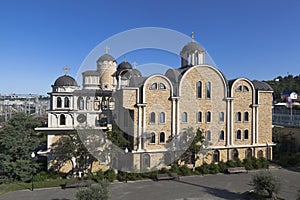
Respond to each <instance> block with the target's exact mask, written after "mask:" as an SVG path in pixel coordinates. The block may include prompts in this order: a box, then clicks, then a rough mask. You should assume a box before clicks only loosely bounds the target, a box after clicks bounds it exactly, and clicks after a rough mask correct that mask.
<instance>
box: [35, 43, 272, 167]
mask: <svg viewBox="0 0 300 200" xmlns="http://www.w3.org/2000/svg"><path fill="white" fill-rule="evenodd" d="M205 54H206V52H205V50H204V49H203V48H202V47H201V46H200V45H199V44H198V43H196V42H195V41H194V40H192V41H191V42H189V43H188V44H186V45H185V46H184V47H183V48H182V50H181V51H180V57H181V67H180V68H178V69H168V70H167V71H166V73H165V74H153V75H150V76H147V77H145V76H143V75H142V73H141V72H140V71H139V70H137V69H136V68H135V67H132V65H131V64H130V63H129V62H126V61H124V62H121V63H120V64H119V65H117V62H116V60H115V58H114V57H113V56H112V55H110V54H108V53H106V54H104V55H102V56H100V57H99V59H98V60H97V69H95V70H91V71H85V72H83V73H82V78H83V82H82V87H80V86H79V85H78V84H77V82H76V81H75V79H74V78H72V77H71V76H69V75H63V76H61V77H59V78H57V80H56V81H55V82H54V84H53V85H52V91H51V92H50V93H49V94H50V97H51V106H50V110H49V111H48V127H45V128H38V129H37V130H40V131H45V132H47V137H48V149H51V145H52V143H54V142H55V141H57V139H58V138H59V137H60V136H61V135H64V134H68V133H69V132H70V131H74V130H76V129H78V128H80V127H82V128H84V127H90V128H93V129H96V130H102V131H104V132H105V131H107V130H121V131H122V132H123V133H124V135H125V136H126V137H127V138H128V139H129V140H130V144H129V145H128V146H127V149H128V150H129V153H130V155H131V159H130V165H131V166H133V167H134V168H135V169H149V168H153V167H158V168H159V167H161V166H164V165H163V164H165V165H169V164H171V163H172V162H173V161H174V160H176V158H177V157H176V149H177V148H176V140H178V138H180V140H181V141H182V140H183V139H184V137H185V136H184V135H185V132H186V130H187V129H189V128H193V130H197V128H200V129H201V130H202V131H203V133H204V134H205V138H206V141H207V142H209V144H210V145H209V146H208V147H207V149H208V150H209V154H208V156H206V157H205V158H203V160H202V161H200V162H198V163H199V164H201V163H202V162H203V161H205V162H208V163H210V162H216V163H217V162H219V161H221V160H223V161H225V162H226V161H227V160H230V159H237V158H239V159H241V160H242V159H244V158H247V157H252V156H255V157H257V158H259V157H266V158H267V159H269V160H271V159H272V146H274V144H273V142H272V92H273V91H272V88H271V87H270V86H269V85H268V84H267V83H264V82H260V81H257V80H253V81H251V80H249V79H247V78H237V79H234V80H227V79H226V77H225V76H224V74H223V73H222V72H221V71H220V70H218V69H217V68H216V67H215V66H212V65H209V64H206V62H205ZM174 141H175V142H174ZM170 144H172V145H170ZM48 159H49V163H50V161H51V156H50V155H48ZM104 163H105V162H104ZM162 163H163V164H162Z"/></svg>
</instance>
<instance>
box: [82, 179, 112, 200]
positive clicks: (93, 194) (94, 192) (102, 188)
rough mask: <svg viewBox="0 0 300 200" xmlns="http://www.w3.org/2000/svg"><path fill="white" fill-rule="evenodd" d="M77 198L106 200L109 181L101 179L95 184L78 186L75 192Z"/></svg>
mask: <svg viewBox="0 0 300 200" xmlns="http://www.w3.org/2000/svg"><path fill="white" fill-rule="evenodd" d="M76 199H77V200H92V199H99V200H107V199H109V182H108V181H107V180H101V181H99V183H98V184H97V185H91V186H89V187H87V188H80V189H79V190H78V192H77V193H76Z"/></svg>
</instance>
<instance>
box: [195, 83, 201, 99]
mask: <svg viewBox="0 0 300 200" xmlns="http://www.w3.org/2000/svg"><path fill="white" fill-rule="evenodd" d="M196 87H197V98H198V99H202V82H201V81H198V82H197V84H196Z"/></svg>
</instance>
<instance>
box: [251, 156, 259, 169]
mask: <svg viewBox="0 0 300 200" xmlns="http://www.w3.org/2000/svg"><path fill="white" fill-rule="evenodd" d="M251 163H252V166H253V168H254V169H259V168H260V163H259V161H258V160H257V159H256V158H255V157H252V158H251Z"/></svg>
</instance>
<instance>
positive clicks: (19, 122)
mask: <svg viewBox="0 0 300 200" xmlns="http://www.w3.org/2000/svg"><path fill="white" fill-rule="evenodd" d="M38 125H39V122H38V120H36V119H35V118H34V117H32V116H29V115H25V114H18V115H16V116H15V117H14V118H12V119H11V120H9V121H8V122H7V123H6V124H5V125H4V127H3V128H2V129H0V149H1V152H0V172H2V173H1V174H0V176H1V177H0V183H1V182H11V181H15V180H20V181H27V180H29V179H30V177H31V176H30V175H31V173H32V167H33V166H32V159H33V158H31V153H32V152H33V151H35V150H36V148H37V147H38V145H39V139H38V133H36V132H35V131H34V128H35V127H37V126H38ZM34 167H37V166H34Z"/></svg>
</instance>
